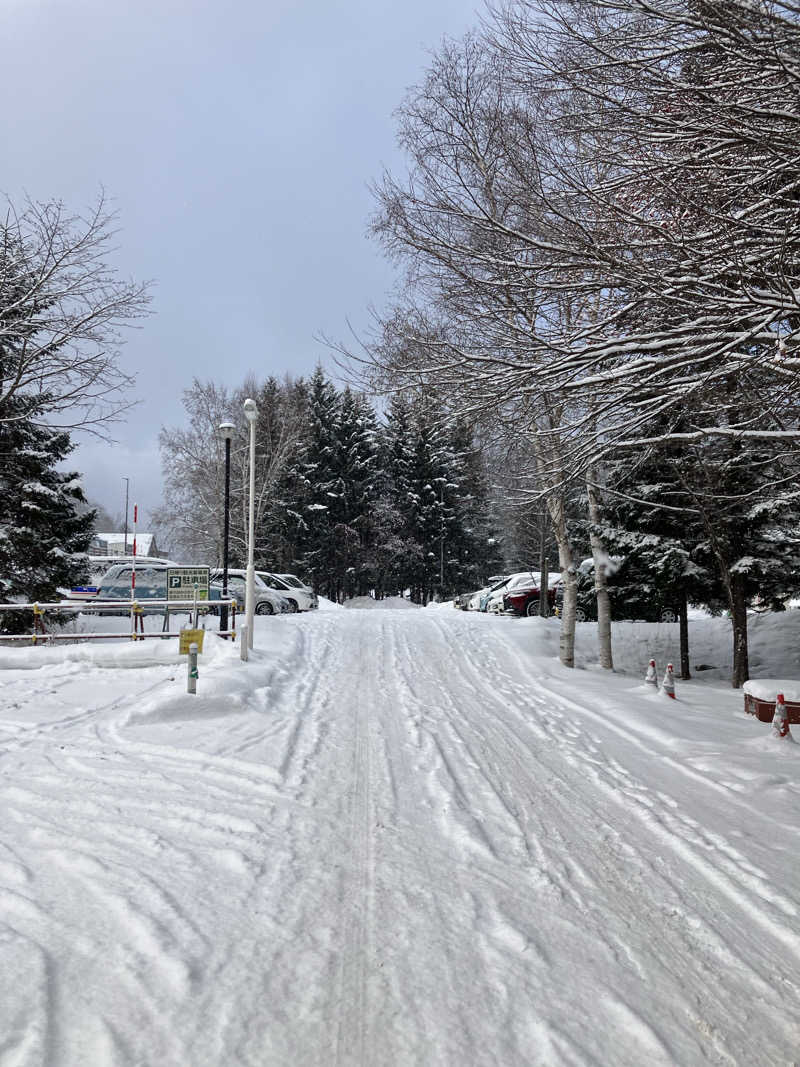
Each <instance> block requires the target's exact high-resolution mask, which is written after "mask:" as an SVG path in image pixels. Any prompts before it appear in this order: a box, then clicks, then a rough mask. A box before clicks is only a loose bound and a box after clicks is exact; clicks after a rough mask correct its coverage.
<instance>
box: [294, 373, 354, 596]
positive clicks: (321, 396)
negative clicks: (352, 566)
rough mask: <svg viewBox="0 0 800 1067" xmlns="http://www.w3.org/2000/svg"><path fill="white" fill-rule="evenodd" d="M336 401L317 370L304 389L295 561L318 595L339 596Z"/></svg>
mask: <svg viewBox="0 0 800 1067" xmlns="http://www.w3.org/2000/svg"><path fill="white" fill-rule="evenodd" d="M339 411H340V401H339V396H338V393H337V391H336V389H335V388H334V387H333V385H331V383H330V382H329V381H328V379H327V377H326V376H325V373H324V372H323V370H322V368H321V367H319V366H318V367H317V369H316V370H315V371H314V374H313V375H312V377H311V379H310V381H309V386H308V437H307V448H306V453H305V460H304V462H303V464H302V470H301V476H302V495H301V499H300V500H299V501H298V504H299V508H300V509H301V510H300V511H299V514H301V516H302V528H301V529H300V530H299V538H298V542H299V543H298V549H299V552H298V558H299V562H300V568H301V570H302V572H303V573H304V574H305V575H306V577H307V578H309V579H310V580H311V582H312V584H313V586H314V588H315V589H317V590H318V591H319V592H321V593H323V594H324V595H325V596H328V597H330V598H331V599H333V600H337V599H338V598H339V593H340V589H339V587H338V585H337V574H336V572H337V566H336V564H337V546H336V535H335V527H336V524H337V522H338V521H339V518H340V515H341V513H342V508H343V499H342V496H343V490H342V483H341V481H340V478H339V467H338V458H339V457H338V423H339Z"/></svg>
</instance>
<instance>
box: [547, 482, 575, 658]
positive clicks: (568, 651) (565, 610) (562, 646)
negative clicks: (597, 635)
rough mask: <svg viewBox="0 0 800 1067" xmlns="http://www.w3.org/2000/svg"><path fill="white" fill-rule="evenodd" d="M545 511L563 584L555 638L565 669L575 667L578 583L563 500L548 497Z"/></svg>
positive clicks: (558, 497)
mask: <svg viewBox="0 0 800 1067" xmlns="http://www.w3.org/2000/svg"><path fill="white" fill-rule="evenodd" d="M547 508H548V511H549V512H550V519H551V521H552V523H553V536H554V537H555V539H556V545H557V546H558V562H559V564H560V565H561V580H562V581H563V583H564V600H563V603H562V612H561V633H560V635H559V639H558V656H559V659H560V660H561V662H562V663H563V664H564V666H565V667H574V666H575V610H576V608H577V605H578V581H577V577H576V574H575V560H574V559H573V556H572V545H571V544H570V540H569V532H568V530H567V519H566V513H565V509H564V498H563V496H562V495H561V494H560V493H559V494H557V495H556V494H555V493H553V494H551V495H550V496H548V498H547Z"/></svg>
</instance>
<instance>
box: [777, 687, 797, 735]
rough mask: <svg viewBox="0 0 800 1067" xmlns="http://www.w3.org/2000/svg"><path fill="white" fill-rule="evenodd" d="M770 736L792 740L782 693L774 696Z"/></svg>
mask: <svg viewBox="0 0 800 1067" xmlns="http://www.w3.org/2000/svg"><path fill="white" fill-rule="evenodd" d="M772 736H773V737H777V738H786V739H787V740H788V741H794V738H793V737H792V731H791V730H790V729H789V712H788V711H787V710H786V704H785V703H784V699H783V693H778V695H777V697H776V698H775V714H774V715H773V717H772Z"/></svg>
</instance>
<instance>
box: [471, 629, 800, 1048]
mask: <svg viewBox="0 0 800 1067" xmlns="http://www.w3.org/2000/svg"><path fill="white" fill-rule="evenodd" d="M480 637H481V638H483V640H482V641H481V640H479V636H478V634H477V633H476V631H475V630H467V632H466V633H464V634H462V635H461V639H466V641H467V643H468V644H469V645H471V646H472V649H471V651H473V650H474V657H475V658H474V660H473V656H470V655H468V656H467V657H465V658H466V661H467V663H468V664H469V668H468V669H469V670H470V672H471V673H472V675H473V678H474V682H475V685H476V686H478V685H484V686H485V685H486V684H487V682H488V683H489V684H490V685H491V687H492V688H493V689H494V690H496V692H497V693H499V694H503V693H507V694H509V695H511V696H513V697H514V704H516V705H517V707H516V708H515V707H514V706H513V705H511V706H510V707H503V706H502V705H499V708H500V709H501V713H500V715H499V717H498V718H499V721H502V722H504V723H505V725H506V726H507V727H509V728H510V729H511V732H512V734H513V735H515V736H516V737H517V738H518V740H519V747H520V748H522V749H523V750H524V749H526V748H527V750H528V752H529V753H530V754H531V755H532V756H534V757H535V758H537V759H539V760H541V759H542V758H543V757H548V758H546V759H545V762H546V764H547V766H548V767H549V768H550V769H551V770H553V769H555V765H554V764H553V761H552V759H551V758H549V757H550V756H552V755H553V754H558V756H559V758H563V755H562V754H565V755H566V756H567V763H568V765H570V764H571V765H572V766H574V767H576V768H577V769H580V770H582V771H584V772H585V771H588V772H589V774H590V776H591V780H594V781H595V782H596V783H597V784H599V785H600V786H601V787H602V788H604V789H605V790H606V791H607V792H608V794H609V795H610V796H611V797H612V798H613V799H614V800H615V801H616V802H617V803H620V799H621V798H620V795H619V785H620V783H621V782H622V783H625V782H626V781H627V784H628V785H629V784H630V776H629V775H628V774H627V772H626V771H624V769H623V768H621V767H619V765H618V764H616V768H615V761H610V760H608V759H607V758H606V757H605V756H604V755H603V754H602V752H601V751H600V749H599V748H598V747H597V746H593V745H592V744H591V742H590V741H589V742H587V741H586V739H585V736H584V735H583V733H582V731H580V728H579V727H578V726H577V725H574V721H575V714H574V713H575V712H582V711H583V710H584V709H583V708H582V707H581V706H580V705H579V704H577V703H576V702H574V701H565V700H564V698H561V697H560V696H559V694H556V693H554V692H552V691H549V690H547V689H546V688H545V692H546V693H547V695H548V696H549V697H550V701H548V702H547V703H545V701H544V700H542V699H541V698H533V697H532V696H531V686H530V684H526V685H525V686H520V685H519V684H518V683H516V682H515V681H514V680H513V678H512V677H509V673H510V672H509V668H508V666H505V667H504V666H502V665H501V664H500V658H499V657H500V655H502V654H503V653H505V652H506V651H508V646H507V645H506V644H503V646H502V650H500V649H499V648H498V646H497V645H496V644H495V642H494V641H487V640H486V639H485V634H481V635H480ZM478 657H479V658H478ZM481 660H482V670H481V671H478V670H477V669H476V668H475V667H474V661H477V662H480V661H481ZM524 667H525V673H526V675H530V670H531V665H530V663H525V664H524ZM551 702H556V704H559V703H561V704H565V705H566V706H568V707H569V708H570V709H571V710H572V712H573V715H572V716H571V717H570V718H569V721H570V722H571V723H573V733H574V736H573V737H572V738H570V737H569V734H568V733H567V734H566V739H565V722H566V717H565V716H563V715H562V714H560V713H559V712H558V711H555V712H554V711H553V710H552V707H551ZM532 705H533V706H532ZM526 706H527V707H528V708H529V709H530V710H531V712H532V714H529V715H527V716H526V715H524V714H523V713H522V712H520V710H519V709H520V708H525V707H526ZM476 722H477V720H476ZM515 722H516V724H517V725H514V723H515ZM531 729H532V730H533V731H534V733H535V734H538V735H539V736H540V737H541V738H542V739H546V740H548V741H549V742H550V744H549V745H548V746H547V748H541V747H539V746H536V748H531V745H530V741H529V740H526V737H525V734H526V733H529V732H530V730H531ZM578 740H580V742H581V743H580V745H579V744H578V743H577V742H578ZM508 758H509V759H513V753H512V752H511V751H509V754H508ZM598 767H599V768H600V770H599V771H598ZM565 769H566V768H565ZM615 776H616V778H615ZM559 778H560V782H559V786H558V788H559V791H562V790H568V789H569V776H568V775H566V776H565V775H563V774H561V775H559ZM609 778H610V779H611V781H612V782H613V784H612V785H611V786H610V787H609ZM639 788H640V790H641V795H642V796H644V797H645V801H644V805H643V806H644V811H643V812H642V810H641V809H639V811H638V813H639V814H640V817H641V818H642V821H644V822H645V824H646V826H645V828H646V830H647V831H648V832H649V831H650V828H651V825H652V810H653V807H655V806H657V805H658V804H660V803H663V802H662V801H661V800H660V799H659V797H658V796H652V795H650V793H649V791H648V790H647V789H646V787H644V786H643V785H641V784H640V785H639ZM629 794H630V790H629V793H628V794H625V796H624V799H623V800H622V803H623V806H625V805H626V804H627V802H628V801H629V800H630V799H631V796H630V795H629ZM573 795H575V796H576V798H577V799H580V792H579V793H577V794H573ZM633 810H634V811H637V808H636V806H634V809H633ZM586 817H587V819H589V818H590V816H589V813H588V812H587V813H586ZM627 829H628V828H626V830H627ZM630 829H631V830H632V827H631V828H630ZM614 833H615V835H616V831H615V832H614ZM616 836H618V835H616ZM638 836H639V835H638V834H633V833H627V832H626V833H625V834H624V837H623V839H622V842H623V844H624V845H625V847H626V850H628V849H630V847H631V844H632V845H633V852H634V853H635V854H637V855H638V856H639V857H640V859H643V857H644V856H645V855H646V853H647V852H648V851H653V845H652V843H651V842H648V843H647V844H646V846H645V851H642V845H641V843H639V844H636V843H634V840H635V838H636V837H638ZM660 839H661V842H662V843H663V844H666V845H668V846H669V848H670V850H671V852H672V853H673V854H674V859H675V861H677V862H678V863H679V864H680V863H681V862H682V863H688V864H689V865H690V866H691V867H692V868H693V869H695V870H696V871H698V873H700V874H702V875H703V876H704V877H705V878H706V880H707V882H708V886H709V890H710V891H711V896H710V899H714V898H715V897H716V891H720V890H721V891H722V892H723V893H725V895H728V891H729V890H730V886H729V885H727V886H726V885H725V883H724V880H723V881H722V882H720V879H719V877H718V875H719V872H718V870H717V869H716V868H714V867H713V866H710V867H709V865H707V864H706V863H704V862H703V860H702V858H701V857H699V856H698V855H697V854H696V853H694V854H693V853H692V852H691V850H690V851H689V853H688V854H685V850H684V844H685V842H684V839H683V838H681V837H678V838H675V837H670V834H669V831H666V832H665V833H664V834H663V835H660ZM561 848H562V849H567V850H568V849H569V842H567V841H563V842H562V844H561ZM598 860H599V861H600V862H599V863H597V861H598ZM596 863H597V866H595V864H596ZM592 869H593V870H595V869H600V870H602V869H603V864H602V856H598V857H596V859H595V860H593V862H592ZM678 869H680V868H678ZM651 870H652V873H655V874H656V875H658V878H659V879H660V880H661V881H662V883H663V881H664V879H666V880H667V884H668V885H669V886H670V888H671V890H672V894H673V896H674V897H675V900H676V904H675V907H674V908H673V910H672V911H669V910H666V909H664V908H663V905H660V910H662V911H663V912H664V914H665V917H667V918H669V919H672V918H673V917H674V918H677V919H678V921H679V924H680V926H681V928H682V929H681V931H679V932H681V933H682V936H684V938H685V939H686V946H687V947H688V948H690V949H691V948H692V946H694V947H695V948H697V949H700V953H701V955H702V953H704V952H706V953H707V952H710V953H712V955H713V956H714V957H716V959H717V960H718V967H724V968H725V971H724V977H725V978H726V979H727V978H728V977H730V976H733V975H735V974H737V973H738V972H741V973H743V974H744V975H746V976H747V978H748V979H749V981H750V982H751V983H752V985H753V986H754V987H755V988H756V989H757V990H758V991H759V995H760V996H761V997H762V998H763V999H764V1001H765V1003H766V1005H768V1010H769V1011H770V1012H771V1017H772V1022H771V1025H772V1026H773V1027H774V1029H775V1032H776V1033H780V1034H783V1035H784V1037H785V1039H786V1040H787V1041H789V1042H791V1034H792V1032H793V1031H795V1032H796V1029H795V1027H794V1024H793V1022H792V1020H791V1019H786V1017H785V1011H784V1010H783V1007H782V1001H781V995H783V996H786V995H787V994H788V995H789V996H790V997H792V998H793V999H794V997H795V996H796V993H795V991H796V988H797V977H796V975H794V974H793V975H791V976H790V975H788V974H787V973H786V972H785V968H783V967H780V966H779V977H778V981H777V983H776V982H775V976H774V968H775V964H774V959H773V958H772V956H771V955H770V954H768V953H767V952H765V951H764V949H763V947H762V946H761V945H760V943H759V941H758V939H757V938H753V937H750V936H749V927H748V926H747V924H746V923H745V925H744V926H743V927H741V934H739V930H737V937H734V938H731V937H730V936H728V937H724V936H722V935H720V934H719V933H717V931H716V929H715V927H716V926H717V925H719V922H720V917H719V916H718V914H717V913H716V912H715V911H714V910H712V911H709V910H708V903H707V899H706V897H705V895H704V896H703V898H702V899H699V898H696V896H695V891H694V890H692V891H691V894H690V896H689V899H685V894H686V890H681V888H679V885H678V883H677V881H676V874H677V869H676V872H675V873H672V872H671V871H670V870H669V869H668V868H666V867H665V866H664V865H663V861H660V862H659V863H658V864H657V865H656V866H652V865H651ZM684 871H685V868H684ZM650 877H651V876H648V882H649V880H650ZM681 882H682V883H684V884H685V885H689V886H690V885H691V879H688V880H687V879H686V878H685V876H684V875H681ZM665 897H666V898H668V897H669V894H665ZM735 902H736V903H737V904H738V905H739V906H740V907H742V909H743V911H744V913H745V915H746V916H748V919H749V916H750V914H751V913H752V910H753V909H752V908H750V907H749V901H748V900H743V899H742V896H741V894H739V893H738V892H737V893H735ZM630 903H631V906H632V908H633V910H632V914H636V911H637V908H636V905H637V900H636V899H635V898H634V899H632V900H631V902H630ZM698 905H699V906H700V909H701V911H704V912H705V918H701V917H700V915H699V914H698V911H697V907H698ZM658 910H659V908H658V907H657V908H656V912H657V911H658ZM758 917H759V919H760V920H761V925H764V920H765V919H766V925H767V926H769V927H773V926H774V925H775V924H773V923H772V922H771V920H770V919H769V917H765V916H763V915H762V914H761V913H760V912H759V915H758ZM640 918H641V920H642V922H643V923H644V924H645V928H646V926H647V916H646V915H641V916H640ZM726 921H727V920H726ZM672 925H673V926H674V925H675V924H674V922H673V923H672ZM778 929H780V930H783V932H784V935H785V937H784V938H781V940H783V941H784V943H785V940H786V938H788V939H789V940H790V941H792V940H793V934H792V933H791V932H789V931H787V930H786V929H785V928H784V927H778ZM654 932H655V931H654ZM740 937H741V939H742V940H743V941H744V942H745V943H746V944H747V947H748V956H749V959H748V960H747V961H746V960H745V958H744V957H743V956H742V954H741V952H738V953H737V952H736V951H735V950H731V948H730V946H731V944H734V943H736V944H738V941H739V938H740ZM754 950H755V951H754ZM692 969H694V966H693V965H692V966H691V967H689V968H688V970H687V973H691V970H692ZM677 978H678V972H676V979H677ZM723 984H724V983H723ZM735 984H739V983H738V982H737V983H735ZM735 984H733V983H732V988H731V990H730V995H731V996H732V997H734V998H735V997H736V996H737V995H738V996H740V995H741V994H740V993H737V992H736V989H735V987H734V986H735ZM776 985H777V988H776ZM781 986H782V987H783V989H782V990H781ZM713 1006H714V1005H712V1004H710V1003H709V1007H713ZM719 1051H720V1052H721V1053H722V1052H723V1051H724V1050H723V1049H719Z"/></svg>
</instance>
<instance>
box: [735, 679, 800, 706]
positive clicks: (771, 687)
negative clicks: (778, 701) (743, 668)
mask: <svg viewBox="0 0 800 1067" xmlns="http://www.w3.org/2000/svg"><path fill="white" fill-rule="evenodd" d="M742 690H743V692H745V693H749V694H750V696H751V697H755V698H756V700H766V701H773V702H774V700H775V698H776V697H777V695H778V693H783V698H784V700H789V701H791V702H793V703H794V702H797V703H800V681H798V680H797V679H796V678H793V679H791V680H790V681H786V680H784V679H780V678H762V679H761V680H759V681H749V682H745V683H744V685H743V686H742Z"/></svg>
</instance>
